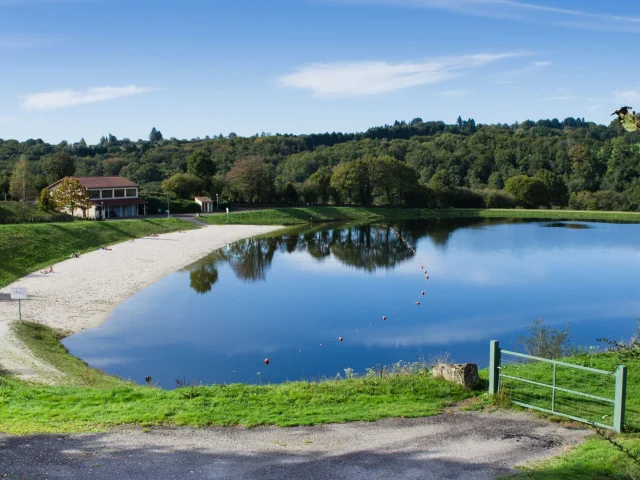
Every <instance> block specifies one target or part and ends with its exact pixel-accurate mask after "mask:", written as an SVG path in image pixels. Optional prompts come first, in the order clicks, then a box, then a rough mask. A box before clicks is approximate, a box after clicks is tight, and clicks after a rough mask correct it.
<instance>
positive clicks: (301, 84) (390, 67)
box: [280, 52, 523, 97]
mask: <svg viewBox="0 0 640 480" xmlns="http://www.w3.org/2000/svg"><path fill="white" fill-rule="evenodd" d="M520 55H523V53H521V52H520V53H499V54H487V53H481V54H476V55H468V56H461V57H452V58H442V59H433V60H427V61H424V62H413V63H411V62H406V63H387V62H350V63H314V64H311V65H307V66H304V67H300V68H299V69H298V71H297V72H295V73H293V74H290V75H285V76H283V77H281V78H280V81H281V83H282V85H284V86H286V87H293V88H301V89H308V90H311V91H312V93H313V95H314V96H316V97H341V96H352V97H356V96H367V95H377V94H382V93H388V92H392V91H395V90H400V89H403V88H410V87H416V86H419V85H428V84H432V83H438V82H442V81H444V80H448V79H450V78H453V77H456V76H458V75H460V74H462V73H464V72H465V71H466V70H470V69H473V68H479V67H482V66H485V65H488V64H490V63H493V62H496V61H498V60H502V59H505V58H511V57H516V56H520Z"/></svg>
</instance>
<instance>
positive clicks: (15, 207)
mask: <svg viewBox="0 0 640 480" xmlns="http://www.w3.org/2000/svg"><path fill="white" fill-rule="evenodd" d="M72 219H73V218H72V217H71V216H69V215H66V214H64V213H60V212H43V211H42V210H40V209H39V208H37V207H36V206H34V205H31V204H30V203H25V202H9V201H7V202H0V224H3V223H39V222H63V221H68V220H72Z"/></svg>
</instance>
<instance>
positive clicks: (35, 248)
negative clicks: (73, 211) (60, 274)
mask: <svg viewBox="0 0 640 480" xmlns="http://www.w3.org/2000/svg"><path fill="white" fill-rule="evenodd" d="M191 228H195V227H194V226H193V225H192V224H190V223H188V222H184V221H182V220H177V219H174V218H167V219H143V220H120V221H107V222H93V221H76V222H64V223H47V224H20V225H0V259H2V261H0V287H3V286H5V285H7V284H9V283H11V282H12V281H14V280H17V279H18V278H21V277H23V276H25V275H27V274H29V273H31V272H34V271H36V270H38V269H40V268H43V267H46V266H48V265H50V264H52V263H55V262H59V261H61V260H64V259H66V258H69V256H70V255H71V253H72V252H78V253H82V252H87V251H90V250H94V249H96V248H99V247H101V246H103V245H110V244H113V243H118V242H122V241H125V240H128V239H131V238H139V237H144V236H146V235H149V234H150V233H153V232H155V233H167V232H173V231H175V230H189V229H191Z"/></svg>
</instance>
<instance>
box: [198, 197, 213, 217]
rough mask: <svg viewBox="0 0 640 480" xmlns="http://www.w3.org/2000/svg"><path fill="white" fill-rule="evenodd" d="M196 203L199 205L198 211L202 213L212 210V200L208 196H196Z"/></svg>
mask: <svg viewBox="0 0 640 480" xmlns="http://www.w3.org/2000/svg"><path fill="white" fill-rule="evenodd" d="M195 200H196V203H197V204H198V205H200V211H201V212H202V213H211V212H213V200H211V199H210V198H209V197H196V198H195Z"/></svg>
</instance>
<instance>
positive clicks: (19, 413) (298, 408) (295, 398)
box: [0, 323, 474, 434]
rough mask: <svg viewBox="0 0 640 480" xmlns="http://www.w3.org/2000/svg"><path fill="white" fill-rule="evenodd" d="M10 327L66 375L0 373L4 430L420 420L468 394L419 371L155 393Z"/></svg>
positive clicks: (51, 338)
mask: <svg viewBox="0 0 640 480" xmlns="http://www.w3.org/2000/svg"><path fill="white" fill-rule="evenodd" d="M14 328H16V333H17V334H18V337H19V338H21V339H22V340H25V341H27V343H28V345H29V347H30V348H31V349H32V351H33V352H34V354H35V355H36V356H38V357H40V358H42V359H43V360H45V361H47V362H49V363H50V364H52V365H54V366H55V367H57V368H58V369H60V370H61V371H63V372H64V373H65V374H67V376H68V383H69V385H67V386H55V387H50V386H41V385H37V386H36V385H30V384H28V383H25V382H20V381H17V380H15V379H12V378H10V377H9V376H7V375H5V376H4V377H3V376H1V375H0V432H4V433H12V434H27V433H38V432H87V431H98V430H103V429H105V428H107V427H109V426H115V425H123V424H137V425H142V426H150V425H162V424H170V425H191V426H208V425H244V426H247V427H252V426H256V425H281V426H292V425H314V424H320V423H330V422H331V423H333V422H349V421H356V420H366V421H371V420H378V419H380V418H385V417H423V416H429V415H435V414H437V413H440V412H441V411H442V409H443V408H444V407H446V406H448V405H451V404H452V403H455V402H458V401H460V400H463V399H465V398H469V397H471V396H473V395H474V393H473V392H470V391H465V390H464V389H463V388H462V387H460V386H457V385H453V384H450V383H448V382H445V381H444V380H441V379H434V378H433V377H431V375H430V374H429V373H428V372H427V371H426V369H424V368H418V369H416V368H413V369H411V372H405V373H396V374H385V375H384V376H370V377H363V378H353V379H345V380H327V381H320V382H288V383H282V384H278V385H246V384H230V385H212V386H187V387H184V388H179V389H176V390H161V389H158V388H152V387H141V386H138V385H135V384H131V383H128V382H124V381H122V380H119V379H117V378H114V377H110V376H108V375H105V374H103V373H101V372H96V371H93V373H90V371H88V367H87V366H86V364H84V363H83V362H81V361H80V360H78V359H75V358H73V357H71V356H70V355H69V354H68V353H67V352H66V350H65V349H64V347H62V346H61V345H60V344H59V343H58V338H59V334H58V333H56V332H53V331H51V330H50V329H48V328H47V327H43V326H40V325H36V324H28V323H26V324H22V325H14ZM89 370H90V369H89Z"/></svg>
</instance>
